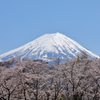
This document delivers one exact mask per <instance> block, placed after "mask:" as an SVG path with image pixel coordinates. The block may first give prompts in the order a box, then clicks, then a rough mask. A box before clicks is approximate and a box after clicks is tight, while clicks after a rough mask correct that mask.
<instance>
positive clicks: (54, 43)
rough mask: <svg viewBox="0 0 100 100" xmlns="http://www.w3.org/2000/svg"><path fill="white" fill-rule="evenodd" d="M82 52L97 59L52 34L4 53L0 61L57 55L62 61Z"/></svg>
mask: <svg viewBox="0 0 100 100" xmlns="http://www.w3.org/2000/svg"><path fill="white" fill-rule="evenodd" d="M82 51H84V52H86V53H87V54H88V55H89V56H91V57H97V58H99V56H98V55H96V54H94V53H92V52H91V51H89V50H87V49H85V48H84V47H82V46H81V45H80V44H78V43H77V42H75V41H74V40H72V39H70V38H68V37H67V36H65V35H63V34H61V33H54V34H45V35H43V36H41V37H39V38H37V39H35V40H34V41H32V42H29V43H27V44H25V45H23V46H21V47H19V48H17V49H14V50H12V51H9V52H7V53H4V54H2V55H0V60H2V61H5V60H8V59H10V58H15V57H18V56H21V58H25V57H29V58H31V59H43V60H48V58H49V57H54V58H55V57H57V56H58V55H60V57H61V58H62V59H66V58H67V57H70V58H73V57H76V55H77V54H79V53H81V52H82Z"/></svg>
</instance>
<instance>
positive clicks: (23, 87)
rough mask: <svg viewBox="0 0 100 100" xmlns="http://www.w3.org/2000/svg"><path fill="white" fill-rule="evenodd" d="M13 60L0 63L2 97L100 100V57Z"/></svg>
mask: <svg viewBox="0 0 100 100" xmlns="http://www.w3.org/2000/svg"><path fill="white" fill-rule="evenodd" d="M9 62H12V63H13V62H16V63H15V64H13V67H10V68H8V67H6V66H5V64H1V66H0V100H100V60H99V59H90V58H87V57H84V58H82V59H80V57H78V58H74V59H71V60H67V61H65V62H63V63H54V65H53V66H50V65H48V64H47V63H46V62H44V61H38V60H37V61H34V60H24V61H20V60H19V61H16V60H15V59H13V60H10V61H9ZM6 63H7V62H6Z"/></svg>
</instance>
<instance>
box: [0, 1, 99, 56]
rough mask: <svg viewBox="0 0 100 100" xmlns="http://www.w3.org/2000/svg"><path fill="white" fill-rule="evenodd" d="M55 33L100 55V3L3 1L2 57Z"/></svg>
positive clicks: (0, 8)
mask: <svg viewBox="0 0 100 100" xmlns="http://www.w3.org/2000/svg"><path fill="white" fill-rule="evenodd" d="M55 32H60V33H62V34H64V35H66V36H68V37H70V38H71V39H73V40H75V41H76V42H78V43H79V44H81V45H82V46H84V47H85V48H87V49H89V50H91V51H92V52H94V53H96V54H98V55H100V45H99V44H100V0H0V47H1V48H0V54H3V53H5V52H7V51H10V50H12V49H15V48H18V47H20V46H22V45H24V44H26V43H28V42H30V41H32V40H34V39H36V38H38V37H40V36H42V35H44V34H46V33H55Z"/></svg>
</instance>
